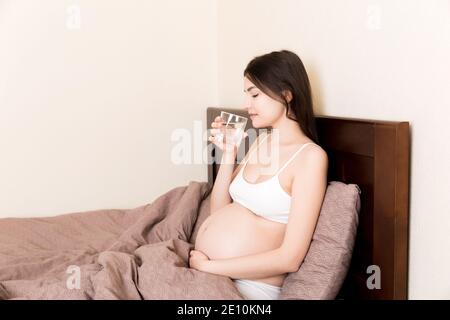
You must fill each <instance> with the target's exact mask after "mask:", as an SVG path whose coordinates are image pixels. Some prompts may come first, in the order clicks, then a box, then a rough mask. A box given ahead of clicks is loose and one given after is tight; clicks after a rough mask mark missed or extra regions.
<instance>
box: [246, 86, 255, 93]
mask: <svg viewBox="0 0 450 320" xmlns="http://www.w3.org/2000/svg"><path fill="white" fill-rule="evenodd" d="M252 89H256V87H255V86H251V87H249V88H248V89H247V90H244V92H245V91H250V90H252Z"/></svg>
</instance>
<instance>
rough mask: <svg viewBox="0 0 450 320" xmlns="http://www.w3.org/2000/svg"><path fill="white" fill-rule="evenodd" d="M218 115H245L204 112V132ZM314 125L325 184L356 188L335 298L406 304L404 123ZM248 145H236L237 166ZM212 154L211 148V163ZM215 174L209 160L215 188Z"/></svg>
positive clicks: (330, 120) (329, 121) (333, 120)
mask: <svg viewBox="0 0 450 320" xmlns="http://www.w3.org/2000/svg"><path fill="white" fill-rule="evenodd" d="M220 111H228V112H232V113H235V114H238V115H242V116H248V115H247V112H246V111H245V110H242V109H237V108H216V107H208V108H207V128H210V127H211V122H213V119H214V118H215V117H216V116H218V115H220ZM316 123H317V130H318V136H319V145H320V146H321V147H322V148H323V149H324V150H325V151H326V152H327V154H328V159H329V171H328V181H341V182H344V183H354V184H357V185H358V186H359V188H360V189H361V194H360V199H361V210H360V215H359V226H358V232H357V236H356V241H355V246H354V250H353V255H352V261H351V264H350V268H349V271H348V273H347V277H346V279H345V281H344V284H343V286H342V288H341V290H340V292H339V294H338V297H337V299H386V300H391V299H407V298H408V234H409V230H408V229H409V214H408V212H409V206H408V204H409V155H410V143H409V140H410V138H409V136H410V133H409V122H395V121H379V120H367V119H354V118H339V117H328V116H317V117H316ZM250 128H252V126H251V121H249V123H248V124H247V128H246V129H247V130H248V129H250ZM247 140H248V139H247ZM252 142H253V141H249V142H248V143H244V142H243V143H242V144H241V146H240V151H239V152H238V157H237V160H236V164H237V163H239V162H240V161H241V160H242V158H243V157H240V156H239V155H245V154H246V152H247V150H248V147H249V145H250V144H251V143H252ZM241 148H244V150H242V149H241ZM217 151H218V152H220V151H219V150H218V149H217V150H216V149H215V148H214V147H213V149H212V153H211V155H210V156H212V158H213V159H214V158H215V157H216V156H217V155H216V154H215V152H217ZM242 151H244V152H242ZM217 170H218V165H217V164H216V163H215V162H212V159H211V161H208V182H209V183H211V184H213V183H214V180H215V177H216V173H217ZM373 265H375V266H378V267H379V268H380V269H379V270H380V280H381V288H380V289H377V288H373V289H369V288H368V286H367V280H368V279H369V277H371V276H372V278H373V274H374V271H373V269H369V270H368V268H369V266H373ZM369 282H370V283H372V281H369Z"/></svg>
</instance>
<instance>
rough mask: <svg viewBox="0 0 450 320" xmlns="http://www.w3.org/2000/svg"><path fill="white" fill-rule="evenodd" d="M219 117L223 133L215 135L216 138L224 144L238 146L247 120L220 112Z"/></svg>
mask: <svg viewBox="0 0 450 320" xmlns="http://www.w3.org/2000/svg"><path fill="white" fill-rule="evenodd" d="M220 117H221V118H222V120H223V121H224V123H223V124H224V126H223V131H222V132H221V133H218V134H216V137H217V138H218V139H219V140H220V141H222V142H223V143H225V144H235V145H237V146H239V145H240V143H241V140H242V137H243V135H244V131H245V126H246V125H247V120H248V119H247V118H246V117H242V116H239V115H237V114H234V113H229V112H225V111H222V112H220ZM224 139H225V140H224Z"/></svg>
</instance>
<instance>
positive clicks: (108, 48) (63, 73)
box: [0, 0, 217, 217]
mask: <svg viewBox="0 0 450 320" xmlns="http://www.w3.org/2000/svg"><path fill="white" fill-rule="evenodd" d="M73 4H78V7H79V12H80V15H79V17H80V19H77V18H76V17H77V16H76V13H74V9H73V8H72V7H71V5H73ZM75 10H77V9H76V8H75ZM77 21H79V22H80V23H79V28H77V25H78V23H77ZM216 26H217V7H216V2H215V1H210V0H195V1H180V0H178V1H174V0H171V1H167V0H164V1H163V0H161V1H131V2H129V1H109V0H95V1H89V0H78V1H75V0H74V1H57V0H53V1H51V0H40V1H33V0H29V1H24V0H19V1H15V0H14V1H13V0H6V1H5V0H0V132H1V134H0V152H1V156H0V177H1V178H0V195H1V196H0V197H1V201H0V217H9V216H48V215H56V214H60V213H66V212H74V211H83V210H92V209H100V208H131V207H135V206H139V205H142V204H145V203H148V202H150V201H152V200H153V199H154V198H155V197H157V196H159V195H161V194H162V193H163V192H165V191H167V190H169V189H170V188H173V187H175V186H179V185H184V184H186V183H188V181H190V180H206V179H207V173H206V169H205V166H204V165H202V164H201V163H200V164H192V165H176V164H173V163H172V162H171V158H170V156H171V147H172V145H173V142H172V141H171V134H172V132H173V130H174V129H176V128H187V129H191V130H192V128H193V126H194V121H195V120H197V121H200V120H203V119H204V118H205V111H204V110H205V106H207V105H215V104H217V83H216V82H217V30H216Z"/></svg>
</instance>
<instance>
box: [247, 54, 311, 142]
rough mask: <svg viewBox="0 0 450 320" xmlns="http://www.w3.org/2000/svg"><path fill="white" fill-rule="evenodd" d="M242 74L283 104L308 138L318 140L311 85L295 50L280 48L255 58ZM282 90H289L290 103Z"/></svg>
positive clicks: (289, 115) (287, 113) (289, 116)
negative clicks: (290, 94) (290, 95)
mask: <svg viewBox="0 0 450 320" xmlns="http://www.w3.org/2000/svg"><path fill="white" fill-rule="evenodd" d="M244 76H245V77H247V78H248V79H249V80H250V81H251V82H252V83H253V84H255V86H257V87H258V88H259V89H260V90H261V91H262V92H264V93H265V94H267V95H268V96H270V97H271V98H272V99H274V100H277V101H279V102H281V103H283V104H284V106H285V107H286V116H287V117H288V118H289V119H291V120H294V121H296V122H297V123H298V124H299V126H300V128H301V129H302V131H303V133H304V134H305V135H306V136H308V138H310V139H311V140H313V141H314V142H315V143H316V144H318V143H319V138H318V135H317V129H316V119H315V117H314V110H313V101H312V95H311V85H310V83H309V78H308V74H307V73H306V70H305V67H304V65H303V62H302V61H301V60H300V58H299V57H298V56H297V55H296V54H295V53H293V52H291V51H288V50H281V51H273V52H271V53H267V54H264V55H262V56H258V57H255V58H253V60H251V61H250V62H249V63H248V65H247V67H246V68H245V70H244ZM285 90H289V91H290V92H291V93H292V100H291V101H290V102H288V100H287V97H285V96H284V95H283V92H285ZM291 115H293V117H292V116H291Z"/></svg>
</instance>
